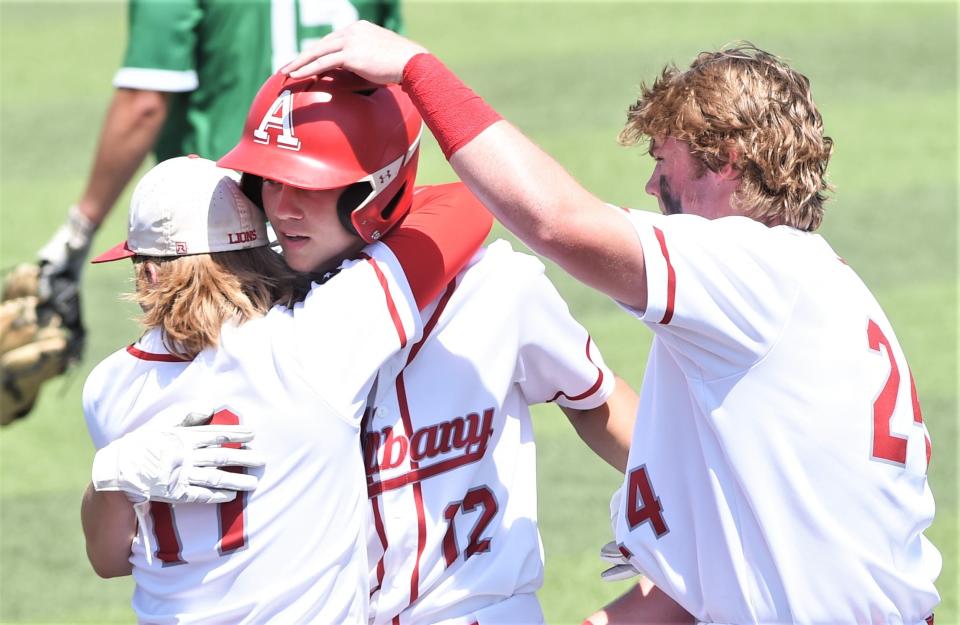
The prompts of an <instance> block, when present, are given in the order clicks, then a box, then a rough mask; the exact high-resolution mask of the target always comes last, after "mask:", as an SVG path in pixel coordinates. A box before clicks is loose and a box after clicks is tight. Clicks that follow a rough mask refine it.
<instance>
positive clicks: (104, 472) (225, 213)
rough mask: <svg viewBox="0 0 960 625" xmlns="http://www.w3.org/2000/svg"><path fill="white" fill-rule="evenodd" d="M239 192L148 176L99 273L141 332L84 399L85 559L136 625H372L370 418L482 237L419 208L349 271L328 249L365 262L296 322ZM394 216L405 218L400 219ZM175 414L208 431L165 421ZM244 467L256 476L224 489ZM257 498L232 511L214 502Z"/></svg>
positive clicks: (159, 169) (307, 303)
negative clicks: (111, 582) (109, 278)
mask: <svg viewBox="0 0 960 625" xmlns="http://www.w3.org/2000/svg"><path fill="white" fill-rule="evenodd" d="M376 91H379V92H381V95H382V96H383V98H382V99H391V98H392V94H391V93H389V91H388V90H387V89H382V88H381V89H376ZM413 116H414V117H416V113H415V112H414V113H413ZM385 117H387V118H388V120H389V121H392V122H394V123H396V122H397V117H396V116H393V117H391V116H389V115H386V116H385ZM401 123H402V120H401ZM416 126H417V127H418V126H419V117H416ZM414 137H415V138H416V135H414ZM380 147H383V146H382V145H381V146H380ZM406 148H407V146H406V145H405V146H404V149H403V150H402V151H401V152H400V156H401V158H403V156H404V155H405V153H406ZM234 177H235V174H234V173H233V172H231V171H229V170H225V169H221V168H217V167H216V166H215V164H214V163H213V162H212V161H207V160H205V159H200V158H199V157H196V158H191V157H178V158H175V159H171V160H168V161H164V162H163V163H161V164H159V165H157V166H156V167H155V168H153V169H152V170H151V171H150V172H148V173H147V174H146V175H145V176H144V178H143V179H142V180H141V181H140V183H139V184H138V185H137V188H136V190H135V192H134V196H133V202H132V204H131V210H130V229H129V234H128V239H127V241H125V242H124V243H122V244H120V245H118V246H116V247H115V248H113V249H111V250H110V251H108V252H106V253H105V254H102V255H100V256H98V257H97V258H96V259H94V262H106V261H114V260H119V259H123V258H132V259H133V261H134V267H135V276H136V294H135V299H136V301H137V302H138V303H139V304H140V306H141V308H142V309H143V313H144V314H143V318H142V322H143V324H144V326H145V327H146V330H147V331H146V333H145V334H144V335H143V336H142V337H141V338H140V339H139V340H137V341H136V343H135V344H133V345H131V346H130V347H128V348H126V349H121V350H119V351H117V352H115V353H114V354H113V355H112V356H110V357H108V358H107V359H106V360H104V361H103V362H102V363H101V364H100V365H98V366H97V367H96V368H95V369H94V371H93V372H92V373H91V374H90V377H89V378H88V380H87V383H86V385H85V388H84V413H85V416H86V419H87V424H88V427H89V429H90V434H91V437H92V438H93V440H94V443H95V444H96V446H97V448H98V449H99V451H98V453H97V455H96V458H95V460H94V466H93V482H92V484H91V486H90V488H88V491H87V493H86V496H85V501H84V505H83V514H82V516H83V521H84V530H85V533H86V536H87V547H88V553H89V554H90V559H91V562H92V563H93V564H94V567H95V569H96V570H97V571H98V572H99V573H100V574H101V575H104V576H113V575H124V574H129V573H130V572H131V571H132V572H133V575H134V577H135V580H136V590H135V593H134V599H133V606H134V609H135V610H136V612H137V615H138V617H139V619H140V620H141V621H143V622H149V623H160V622H183V621H184V620H196V621H202V622H204V623H241V622H247V623H262V622H291V623H294V622H296V623H306V622H311V623H358V624H365V623H366V621H367V601H368V591H367V586H366V584H367V561H366V551H365V540H366V536H365V533H364V528H365V524H364V521H365V519H366V506H365V501H366V497H365V493H366V489H365V484H364V479H363V473H362V471H363V469H362V466H363V463H362V453H361V451H360V440H359V431H360V419H361V416H362V413H363V409H364V406H365V401H366V398H367V395H368V392H369V389H370V387H371V385H372V384H373V380H374V376H375V375H376V373H377V370H378V369H380V368H381V367H383V368H384V369H385V370H386V371H389V372H392V373H387V372H386V371H385V373H384V375H385V376H388V377H389V376H391V375H395V374H396V371H397V370H398V369H399V367H400V366H402V362H403V359H404V356H406V354H408V353H409V350H410V347H411V345H412V343H413V342H414V341H416V340H417V339H418V338H419V337H420V336H421V333H422V323H421V321H420V314H419V312H418V304H417V302H418V301H429V300H430V299H433V298H434V297H435V296H436V294H437V293H438V292H439V291H440V289H441V288H442V286H443V285H444V284H445V283H446V282H447V281H448V280H449V279H451V278H452V277H453V275H455V274H456V272H457V271H458V270H459V269H460V268H461V267H462V266H463V264H464V263H465V262H466V261H467V260H468V259H469V258H470V257H471V256H472V255H473V253H474V252H475V251H476V249H477V247H478V246H479V245H480V243H481V242H482V240H483V237H484V236H485V235H486V233H487V232H488V231H489V227H490V222H491V220H490V217H489V214H488V213H487V212H486V211H485V210H483V208H482V207H481V206H480V205H479V204H478V203H476V202H472V203H471V202H468V201H467V200H468V199H469V196H467V197H465V198H460V199H461V201H460V202H458V206H457V208H458V209H460V210H464V209H465V210H467V211H468V212H470V213H471V216H470V217H468V218H467V219H466V220H465V221H464V220H463V219H461V218H460V217H459V213H458V212H457V211H453V210H450V209H449V208H448V209H447V210H444V211H436V210H435V211H432V212H430V211H427V212H419V211H418V210H417V209H416V207H414V209H413V211H412V212H411V213H410V214H409V215H407V219H406V220H405V221H404V222H403V224H402V225H400V226H399V227H397V228H395V229H393V230H392V232H391V234H390V235H388V236H386V237H384V243H378V244H375V245H371V246H369V247H366V248H365V249H364V250H363V252H364V253H361V254H359V255H357V254H356V253H357V252H359V250H360V247H362V245H353V241H352V240H347V239H340V240H332V239H331V240H327V241H325V242H324V244H325V246H326V249H327V250H328V251H329V253H330V254H335V255H346V254H349V255H356V256H357V258H356V260H352V261H347V262H345V263H344V264H343V265H341V267H340V271H339V272H338V273H337V274H336V275H332V276H331V277H330V278H329V279H328V280H326V281H324V283H323V284H319V283H314V284H313V286H312V288H311V289H310V291H309V292H308V293H307V295H306V297H305V299H304V300H303V301H302V302H297V303H296V304H294V303H293V302H292V301H291V300H292V299H293V292H294V286H296V282H297V280H296V276H295V275H293V272H292V271H291V270H289V269H288V268H287V267H286V266H285V265H284V263H283V261H282V259H281V258H280V257H279V256H278V255H276V254H275V253H274V252H273V251H272V250H270V249H269V248H268V247H266V246H267V244H268V241H267V237H266V225H265V220H264V216H263V213H262V212H261V211H260V209H259V208H257V207H256V206H254V205H253V204H252V203H251V202H250V201H249V200H248V199H247V198H246V197H245V196H244V195H243V194H242V192H241V191H240V189H239V186H238V185H237V184H236V182H235V180H234ZM399 187H400V185H390V186H389V187H388V188H387V189H386V193H385V194H384V196H386V197H382V198H380V199H381V200H382V201H384V202H387V201H389V199H390V197H391V196H394V194H397V195H402V194H401V193H400V192H399V191H400V189H399ZM460 188H462V187H460ZM422 195H423V196H427V197H431V194H430V193H424V194H422ZM402 199H403V200H404V201H405V202H406V205H405V206H402V207H398V211H397V215H398V216H399V215H403V214H406V212H407V209H409V208H410V206H409V204H410V198H409V197H404V198H402ZM468 204H471V205H472V207H473V208H472V209H471V208H470V206H468ZM331 214H332V211H331ZM447 215H449V216H450V217H447ZM334 221H335V217H334ZM393 223H396V220H394V222H393ZM393 223H391V224H389V225H390V226H392V225H393ZM385 234H386V233H385ZM348 247H349V249H347V248H348ZM424 254H426V255H427V256H432V257H433V258H434V260H436V262H432V263H430V264H429V265H424V264H423V263H422V262H421V260H422V258H423V255H424ZM184 406H192V407H194V408H196V409H199V410H201V411H203V412H204V413H205V414H208V415H210V414H212V420H211V425H210V426H209V427H206V428H205V427H200V428H184V427H179V426H178V425H177V424H178V422H179V421H180V417H177V418H175V419H174V420H173V421H170V420H169V418H170V416H171V415H175V414H180V415H181V416H182V412H183V409H184ZM221 424H241V425H242V429H243V430H246V433H243V434H241V435H239V436H233V435H231V434H230V433H229V432H225V431H224V430H221V429H219V427H220V425H221ZM252 430H255V431H256V432H257V437H256V440H255V441H253V442H250V439H251V438H252V434H251V433H250V432H251V431H252ZM245 442H247V443H249V449H247V450H243V449H222V448H219V447H217V446H218V445H220V444H221V443H225V444H227V446H228V447H229V446H231V445H238V444H240V443H245ZM144 446H145V447H146V451H144V448H143V447H144ZM244 452H255V453H254V454H253V455H252V456H251V454H250V453H244ZM264 461H266V462H268V463H269V464H270V469H268V470H266V471H263V470H261V469H259V468H258V467H260V466H262V464H263V462H264ZM221 465H230V469H227V470H226V471H223V470H218V469H216V468H213V467H219V466H221ZM145 466H150V467H151V469H150V470H148V471H140V472H137V471H133V472H132V471H131V467H135V468H137V469H138V470H139V469H143V467H145ZM238 467H244V468H245V469H246V470H249V471H251V474H250V475H244V476H236V475H235V474H234V473H231V472H229V471H231V470H233V471H236V470H237V468H238ZM351 467H352V469H351ZM241 471H242V470H241ZM244 478H246V479H244ZM258 481H259V485H258V488H257V489H256V490H255V491H254V492H251V493H241V494H239V495H237V496H236V497H235V498H234V497H229V496H227V493H225V492H224V490H223V489H224V488H227V487H229V488H237V489H241V490H244V491H246V490H249V489H250V488H252V486H253V484H255V483H257V482H258ZM110 491H117V492H110ZM233 494H235V493H232V492H231V493H229V495H233ZM128 495H129V499H128ZM149 497H153V498H154V501H153V502H150V503H145V502H146V500H147V498H149ZM130 499H132V500H133V501H134V502H140V503H143V504H144V505H143V507H140V503H138V504H137V506H138V507H137V508H135V507H133V506H131V501H130ZM228 499H229V500H228ZM198 502H204V503H213V504H215V505H210V506H204V505H196V504H197V503H198ZM170 504H173V505H170ZM143 508H146V509H145V510H144V509H143ZM138 510H139V514H137V511H138ZM138 520H139V521H140V523H139V527H140V531H139V534H138V535H139V540H136V541H134V542H132V543H131V538H132V536H133V535H134V534H137V526H138V523H137V521H138ZM172 565H176V566H172Z"/></svg>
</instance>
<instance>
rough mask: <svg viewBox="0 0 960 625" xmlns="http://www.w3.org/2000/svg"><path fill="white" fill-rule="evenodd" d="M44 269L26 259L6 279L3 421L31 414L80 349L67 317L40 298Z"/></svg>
mask: <svg viewBox="0 0 960 625" xmlns="http://www.w3.org/2000/svg"><path fill="white" fill-rule="evenodd" d="M39 281H40V268H39V267H38V266H37V265H35V264H30V263H24V264H22V265H18V266H17V267H16V268H14V269H13V270H12V271H10V272H9V273H8V274H7V275H6V276H5V278H4V283H3V295H2V301H0V378H2V387H0V425H7V424H8V423H10V422H11V421H13V420H15V419H19V418H22V417H25V416H27V414H28V413H29V412H30V410H31V409H32V408H33V405H34V403H35V402H36V400H37V396H38V395H39V393H40V387H41V386H43V383H44V382H46V381H47V380H49V379H50V378H53V377H56V376H58V375H60V374H61V373H63V372H64V371H65V370H66V368H67V365H68V364H70V363H71V362H73V361H74V360H75V359H76V357H77V356H78V353H77V352H76V351H75V349H74V348H73V347H72V346H74V345H77V341H79V344H81V345H82V342H83V337H82V332H83V328H82V327H80V328H79V332H80V333H81V336H80V337H79V338H78V339H75V338H74V336H73V335H72V332H71V330H70V329H69V328H68V327H66V326H65V325H64V322H63V317H62V316H61V315H60V314H59V313H58V312H57V311H56V310H54V309H53V306H52V305H49V304H47V303H45V302H43V301H41V300H40V299H39V297H38V284H39Z"/></svg>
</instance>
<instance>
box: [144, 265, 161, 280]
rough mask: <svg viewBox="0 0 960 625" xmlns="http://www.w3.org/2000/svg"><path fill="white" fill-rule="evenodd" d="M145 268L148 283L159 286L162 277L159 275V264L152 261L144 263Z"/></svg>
mask: <svg viewBox="0 0 960 625" xmlns="http://www.w3.org/2000/svg"><path fill="white" fill-rule="evenodd" d="M143 268H144V269H145V270H146V272H147V281H148V282H149V283H150V284H151V285H154V284H159V283H160V276H159V274H158V273H157V264H156V263H155V262H153V261H152V260H146V261H144V262H143Z"/></svg>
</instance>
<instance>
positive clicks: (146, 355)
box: [127, 345, 190, 362]
mask: <svg viewBox="0 0 960 625" xmlns="http://www.w3.org/2000/svg"><path fill="white" fill-rule="evenodd" d="M127 353H128V354H130V355H131V356H133V357H134V358H139V359H140V360H149V361H151V362H190V360H189V359H187V358H181V357H180V356H174V355H173V354H151V353H150V352H145V351H143V350H142V349H139V348H137V347H135V346H133V345H128V346H127Z"/></svg>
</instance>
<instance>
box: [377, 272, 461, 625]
mask: <svg viewBox="0 0 960 625" xmlns="http://www.w3.org/2000/svg"><path fill="white" fill-rule="evenodd" d="M456 288H457V285H456V281H455V280H454V281H453V282H450V284H448V285H447V290H446V291H445V292H444V293H443V295H442V296H441V298H440V301H439V302H438V303H437V308H436V310H434V311H433V314H432V315H431V316H430V319H429V320H428V321H427V324H426V325H425V326H424V328H423V338H421V339H420V341H418V342H417V343H416V345H414V346H413V348H412V349H411V350H410V355H409V356H408V357H407V365H409V364H410V363H411V362H412V361H413V359H414V358H415V357H416V356H417V354H419V353H420V348H421V347H422V346H423V344H424V343H425V342H426V340H427V337H429V336H430V333H431V332H432V331H433V329H434V328H435V327H436V326H437V323H438V322H439V320H440V316H441V315H442V314H443V311H444V309H445V308H446V306H447V303H448V302H449V301H450V298H451V297H452V296H453V293H454V291H455V290H456ZM396 389H397V398H398V403H399V405H400V415H401V421H402V422H403V429H404V430H405V433H406V435H407V437H410V436H412V433H413V422H412V420H411V418H410V408H409V405H408V404H407V395H406V388H405V387H404V384H403V372H402V371H401V372H400V374H399V375H398V376H397V381H396ZM410 468H411V469H412V470H413V471H416V470H417V469H419V463H418V462H417V461H415V460H411V461H410ZM376 476H377V478H376V479H378V478H379V467H378V470H377V473H376ZM371 477H373V476H371ZM381 492H383V489H382V488H380V489H371V491H370V492H369V493H368V495H369V497H370V503H371V505H372V506H373V515H374V524H375V525H376V528H377V535H378V536H379V538H380V544H381V546H382V547H383V555H381V556H380V560H379V561H378V562H377V587H378V588H379V586H381V585H382V584H383V579H384V576H385V575H386V565H385V558H386V554H387V546H388V541H387V535H386V531H385V528H384V526H383V519H382V517H381V512H380V505H379V503H378V496H379V495H380V493H381ZM413 496H414V503H415V505H416V510H417V557H416V560H415V562H414V565H413V574H412V575H411V578H410V603H413V602H414V601H416V599H417V597H418V596H419V594H420V588H419V583H420V557H421V556H422V555H423V549H424V546H425V543H426V539H427V526H426V519H425V518H424V510H423V493H422V491H421V486H420V483H419V482H416V483H415V484H414V485H413ZM372 594H373V593H372V592H371V595H372ZM392 621H393V623H394V624H396V625H399V623H400V615H399V614H397V615H395V616H394V617H393V619H392Z"/></svg>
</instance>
